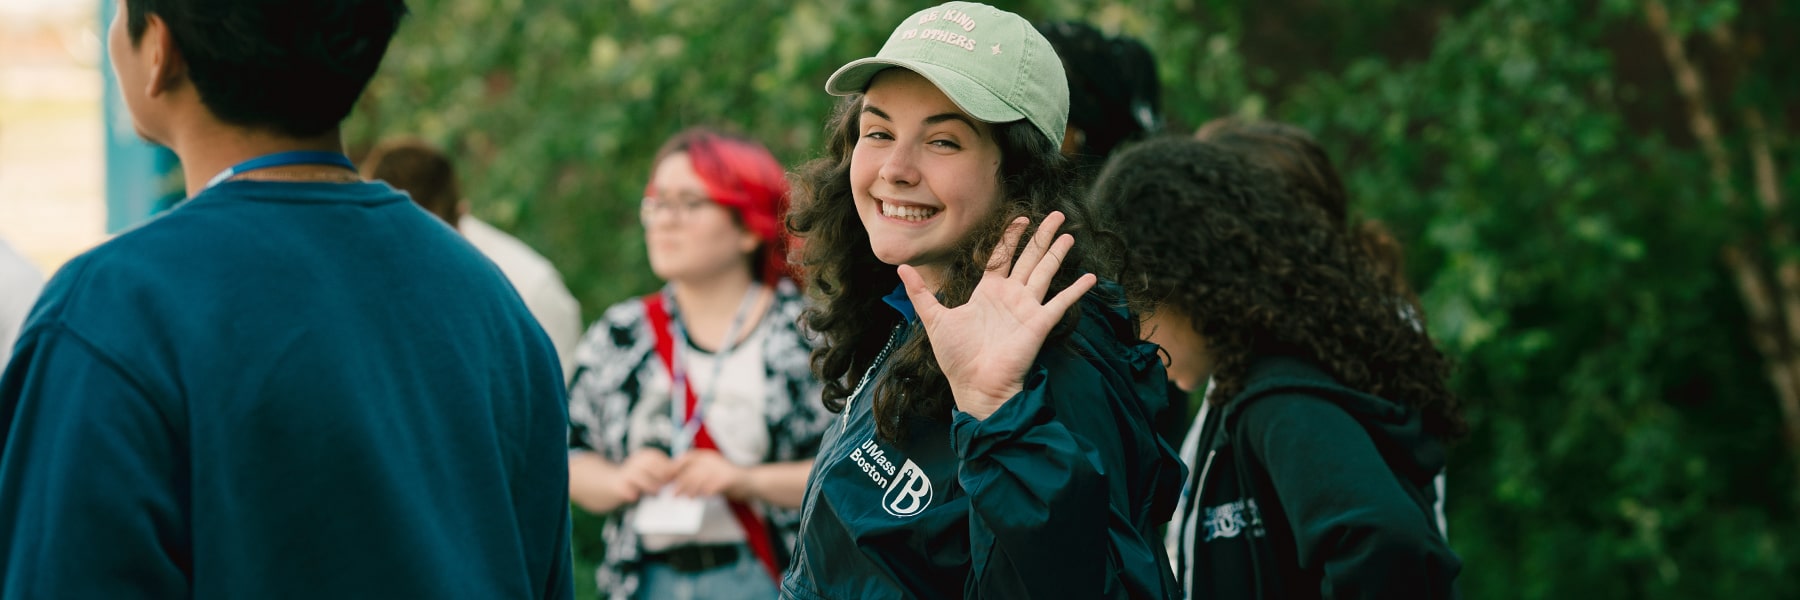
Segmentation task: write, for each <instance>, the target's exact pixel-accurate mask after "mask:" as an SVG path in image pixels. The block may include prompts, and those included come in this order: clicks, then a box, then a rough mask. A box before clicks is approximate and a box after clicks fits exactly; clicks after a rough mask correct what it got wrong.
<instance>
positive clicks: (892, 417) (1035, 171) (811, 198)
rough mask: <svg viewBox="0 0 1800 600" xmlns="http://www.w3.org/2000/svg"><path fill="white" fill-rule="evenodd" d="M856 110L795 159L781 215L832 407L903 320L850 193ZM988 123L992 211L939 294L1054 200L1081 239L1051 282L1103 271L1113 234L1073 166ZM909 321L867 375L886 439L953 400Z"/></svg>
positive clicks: (856, 98) (855, 100)
mask: <svg viewBox="0 0 1800 600" xmlns="http://www.w3.org/2000/svg"><path fill="white" fill-rule="evenodd" d="M861 113H862V96H860V95H853V96H849V97H847V98H846V99H845V100H844V101H843V102H842V103H840V104H839V105H838V107H837V110H836V112H835V113H834V114H833V115H832V117H831V121H830V123H829V124H828V125H827V132H828V133H827V136H828V142H827V148H826V155H825V156H824V157H821V158H817V159H814V160H812V161H810V162H808V163H806V164H804V165H801V167H800V169H799V171H798V173H797V174H796V176H795V177H796V179H797V181H796V183H795V187H794V194H793V196H792V197H793V208H792V210H791V211H790V212H789V213H788V220H787V222H788V228H789V230H791V231H792V232H793V233H794V235H795V237H797V238H799V240H800V241H799V242H798V246H799V252H798V255H799V262H800V265H801V271H802V272H804V273H805V278H806V282H807V283H806V287H807V288H808V289H809V292H810V293H811V294H812V295H813V303H812V305H811V307H810V308H808V309H807V310H806V312H805V313H804V314H803V315H802V316H801V321H802V322H803V323H804V324H805V325H806V327H807V328H808V329H809V330H811V331H812V332H814V333H816V334H818V336H819V338H820V339H819V341H818V343H817V344H816V345H814V346H813V354H812V367H813V372H814V373H815V374H816V375H818V377H819V379H820V380H821V381H823V382H824V386H825V389H824V393H823V400H824V403H825V408H826V409H827V410H830V411H832V412H839V411H842V410H843V409H844V405H845V403H846V402H847V401H848V399H849V398H848V397H849V395H850V393H851V392H852V391H854V388H855V386H856V384H857V381H858V378H860V377H861V376H862V375H863V373H864V371H865V370H867V369H868V368H869V367H870V365H872V364H873V363H874V361H875V357H876V355H877V354H880V352H881V348H882V346H883V345H885V344H886V341H887V337H888V332H889V331H890V330H892V329H893V328H894V327H895V326H896V325H898V324H899V323H900V315H899V313H898V312H896V311H894V310H893V309H891V308H889V307H888V306H887V305H885V304H883V303H882V300H881V299H882V297H883V296H886V295H888V294H889V293H891V292H892V291H893V290H894V288H895V287H896V286H899V285H900V276H899V274H898V272H897V271H896V270H895V267H894V266H892V265H888V264H885V263H883V262H881V260H880V259H877V258H876V257H875V253H874V251H873V250H872V249H870V247H869V234H868V231H866V230H864V229H863V225H862V221H861V219H860V218H859V217H858V216H857V212H856V203H855V200H854V199H853V197H852V195H851V188H850V155H851V152H852V151H853V150H854V149H855V148H856V142H857V139H858V137H859V129H858V122H859V119H860V114H861ZM992 128H993V133H994V138H995V140H996V141H997V142H998V143H999V146H1000V154H1001V159H1000V186H1001V190H1002V194H1003V196H1002V200H1001V202H1000V206H999V209H998V210H996V211H995V212H994V215H993V217H992V218H990V219H989V220H988V221H987V222H986V223H984V224H983V225H982V226H980V227H979V228H977V229H976V231H975V232H974V233H973V234H972V235H970V236H968V238H967V239H965V240H964V243H963V247H962V250H961V252H960V254H961V255H962V256H965V257H967V258H966V259H964V260H959V261H957V262H955V263H954V264H952V265H950V266H949V268H947V269H945V270H944V275H943V282H942V284H941V285H942V286H943V288H942V289H940V290H937V293H938V296H939V298H940V301H941V302H943V303H944V305H945V306H951V307H954V306H960V305H961V304H962V303H964V302H967V301H968V299H969V295H970V293H971V292H973V291H974V289H975V285H976V283H978V282H979V281H980V280H981V275H982V273H983V271H984V270H985V268H984V267H985V266H986V265H987V264H988V260H989V257H990V256H992V254H993V249H994V246H995V245H997V244H999V243H1000V238H1001V235H1002V234H1003V233H1004V231H1005V229H1006V226H1007V224H1009V223H1011V222H1013V221H1014V220H1015V219H1017V218H1018V217H1020V216H1025V217H1029V218H1030V219H1031V230H1028V231H1026V233H1025V235H1023V236H1021V237H1020V248H1023V247H1024V244H1025V243H1028V241H1029V240H1030V237H1031V231H1034V230H1035V229H1036V226H1037V224H1038V223H1040V222H1042V221H1043V219H1044V217H1045V216H1047V215H1049V214H1050V213H1051V212H1052V211H1061V212H1062V213H1063V215H1064V216H1065V217H1067V218H1066V220H1065V221H1064V224H1063V226H1062V228H1061V229H1060V231H1059V234H1060V233H1068V234H1070V235H1073V236H1075V238H1076V239H1077V240H1078V242H1077V243H1076V244H1075V246H1074V248H1073V249H1071V250H1070V251H1069V254H1068V255H1067V256H1066V257H1064V258H1063V263H1062V267H1061V269H1060V270H1059V271H1058V272H1057V274H1056V276H1055V277H1054V278H1053V279H1052V280H1051V281H1052V283H1051V288H1050V289H1051V290H1061V289H1063V288H1066V287H1068V286H1069V284H1071V283H1074V282H1075V280H1076V279H1077V278H1079V277H1081V275H1083V274H1084V273H1088V272H1096V273H1102V274H1104V273H1105V271H1103V270H1102V269H1101V266H1102V265H1104V264H1107V263H1108V261H1107V260H1106V259H1105V258H1102V257H1103V256H1106V255H1107V252H1106V251H1105V250H1104V248H1107V247H1110V246H1112V245H1116V242H1112V241H1111V240H1113V239H1114V238H1111V237H1110V236H1107V235H1105V234H1104V233H1103V232H1100V231H1098V230H1096V229H1094V228H1093V226H1092V221H1091V219H1089V218H1088V216H1087V215H1088V212H1089V210H1088V209H1087V207H1086V206H1084V205H1083V204H1082V202H1081V198H1080V196H1079V188H1078V186H1077V185H1076V184H1075V181H1076V173H1075V170H1074V168H1073V166H1072V164H1071V163H1070V162H1069V160H1068V159H1066V158H1064V157H1063V156H1062V155H1061V154H1060V153H1059V151H1058V150H1059V149H1058V148H1057V147H1056V145H1055V144H1053V143H1052V142H1051V141H1050V139H1049V138H1046V137H1044V135H1043V134H1042V133H1040V132H1039V131H1038V130H1037V129H1036V128H1034V127H1032V125H1031V124H1030V123H1027V122H1025V121H1014V122H1010V123H996V124H993V125H992ZM1017 254H1018V253H1017V252H1015V253H1014V255H1015V256H1017ZM1092 293H1093V292H1090V294H1092ZM1117 300H1118V301H1120V302H1122V301H1123V298H1120V299H1117ZM1080 315H1081V311H1080V310H1070V311H1069V312H1068V313H1067V314H1066V315H1064V316H1063V320H1062V321H1061V322H1060V323H1058V324H1057V326H1056V327H1055V328H1053V329H1052V330H1051V333H1050V336H1049V338H1048V339H1046V340H1045V346H1046V347H1048V346H1049V345H1050V344H1054V343H1061V342H1062V341H1064V340H1066V339H1067V337H1068V335H1069V333H1070V332H1071V331H1072V330H1073V329H1074V327H1075V326H1076V325H1077V324H1078V323H1079V319H1080ZM912 328H913V329H912V336H911V337H910V338H909V339H908V340H907V342H906V343H904V344H901V345H900V346H899V347H897V348H895V349H894V350H893V352H892V353H891V354H890V355H889V357H888V361H887V362H888V367H887V374H886V375H885V376H884V377H882V379H881V380H880V381H879V382H875V384H874V385H875V388H874V398H875V402H874V411H875V417H876V429H877V433H878V435H880V436H881V438H882V439H884V440H887V441H890V442H893V441H897V440H900V439H902V438H904V437H905V435H906V432H907V431H908V427H907V422H908V421H909V420H910V419H911V418H913V417H923V418H926V419H934V420H948V419H949V418H950V416H951V409H952V408H954V404H955V401H954V399H953V398H952V397H951V394H950V386H949V383H948V382H947V381H946V380H945V379H944V372H943V370H942V369H940V368H939V367H938V364H937V358H936V356H935V355H934V354H933V353H932V350H931V344H930V341H929V340H928V339H927V338H926V334H925V330H924V327H923V326H921V325H919V324H916V323H915V324H914V325H912Z"/></svg>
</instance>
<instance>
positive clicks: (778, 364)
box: [569, 280, 832, 598]
mask: <svg viewBox="0 0 1800 600" xmlns="http://www.w3.org/2000/svg"><path fill="white" fill-rule="evenodd" d="M666 306H667V308H668V310H669V313H670V314H669V318H670V319H680V318H681V316H680V314H679V313H678V311H677V309H676V307H675V306H674V304H673V303H668V304H666ZM803 308H804V304H803V300H802V296H801V294H800V292H799V290H798V289H796V288H795V286H794V284H793V283H792V282H790V281H786V280H783V281H781V282H780V283H779V284H777V285H776V288H775V300H774V302H773V303H771V305H770V307H769V311H768V312H767V313H766V314H764V315H763V318H762V320H761V321H759V322H758V323H757V325H756V330H754V331H752V332H751V333H750V334H749V335H748V336H747V337H746V338H745V342H746V343H749V344H758V345H759V346H758V347H756V348H754V350H756V351H759V353H760V354H761V355H762V358H763V361H764V368H763V380H762V381H739V382H736V383H735V384H734V382H733V381H730V380H729V379H730V377H729V373H727V376H726V377H723V379H726V380H725V381H720V382H719V383H718V386H717V387H718V388H719V392H720V395H721V396H724V395H726V394H727V393H728V392H729V391H730V390H731V389H733V388H736V389H739V390H741V389H746V388H749V389H758V388H760V389H761V391H762V398H761V401H762V402H761V404H762V409H763V415H762V417H763V419H762V422H761V423H760V425H761V426H763V427H765V428H766V437H765V436H762V435H754V436H749V437H753V438H756V439H757V440H759V441H760V440H764V439H766V444H765V443H757V444H754V445H755V446H757V447H761V448H763V449H764V451H763V456H762V461H761V462H763V463H774V462H788V461H796V460H806V459H809V458H812V456H813V455H814V454H815V453H817V452H818V449H819V440H820V437H821V436H822V435H823V434H824V432H825V429H826V427H827V426H829V425H830V424H831V416H832V415H831V414H830V413H828V412H827V411H826V410H825V408H824V406H823V405H822V404H821V403H820V401H819V392H820V388H821V386H820V385H819V383H818V381H817V380H816V379H815V378H814V377H813V375H812V370H811V366H810V362H809V361H810V357H811V353H812V344H811V343H810V342H809V341H808V340H807V339H806V337H805V335H803V334H802V333H801V331H800V326H799V323H798V322H799V318H800V311H801V310H802V309H803ZM675 343H676V345H677V346H681V347H683V348H684V349H686V350H687V351H689V352H698V350H697V349H696V348H694V347H693V346H692V344H691V343H690V342H689V341H688V340H676V341H675ZM670 387H671V386H670V376H669V371H668V369H667V368H666V367H664V366H663V362H662V359H661V358H660V357H658V356H657V354H656V335H655V333H654V332H652V331H651V330H650V321H649V318H648V317H647V316H646V315H645V312H644V303H643V300H642V299H641V298H634V299H631V300H627V301H625V302H621V303H619V304H615V305H613V306H612V307H610V308H608V309H607V310H606V313H605V314H604V315H602V316H601V317H600V320H599V321H596V322H595V323H594V325H593V326H592V327H589V328H588V331H587V333H586V334H584V335H583V336H582V339H581V343H580V344H579V345H578V346H576V349H575V372H574V375H573V377H572V379H571V382H570V384H569V447H570V448H571V450H578V451H591V452H598V453H600V455H601V456H604V457H605V458H606V459H607V460H608V461H612V462H614V463H619V462H623V461H624V460H625V458H626V457H627V456H629V455H630V454H631V452H633V451H635V450H638V449H641V448H656V449H660V450H663V451H665V452H667V451H668V450H669V448H670V447H671V446H673V445H674V444H673V443H672V442H673V436H674V433H675V427H674V419H673V416H672V415H671V414H670V408H671V406H670V398H671V396H672V394H671V393H670V392H669V389H670ZM696 392H697V393H702V390H696ZM703 414H706V415H709V416H710V415H712V414H714V411H712V410H710V409H708V410H705V412H704V413H703ZM745 425H747V424H746V423H738V422H733V423H720V424H713V423H711V422H709V423H708V425H707V428H708V429H709V430H714V429H725V428H731V427H737V428H742V427H743V426H745ZM720 433H723V432H715V433H714V436H715V438H717V437H720V435H719V434H720ZM756 433H761V432H756ZM719 442H720V444H721V445H729V444H730V443H731V442H729V441H727V440H719ZM725 454H726V455H727V456H728V457H729V456H730V454H731V453H730V452H725ZM634 508H635V507H634V506H629V505H628V506H626V507H623V508H621V509H619V510H617V511H615V512H613V513H612V514H610V515H608V516H607V519H606V523H605V526H604V528H603V530H602V534H601V535H602V536H603V538H604V540H605V542H606V556H605V558H604V559H603V560H602V561H601V563H600V568H599V571H598V573H597V574H596V579H597V581H598V582H599V585H600V590H601V592H602V593H603V594H605V595H607V596H608V597H611V598H631V597H632V596H633V595H634V594H635V593H636V592H637V588H638V568H639V564H640V558H641V555H642V552H643V547H642V540H640V539H639V536H638V533H637V531H635V530H634V529H633V528H632V527H631V526H630V523H631V517H632V512H633V510H634ZM758 509H759V510H760V512H761V513H762V515H763V517H764V519H765V521H766V522H767V523H768V524H769V525H770V527H771V529H772V532H771V533H772V534H773V535H772V540H773V541H774V543H775V547H776V548H775V550H776V555H777V556H778V557H779V558H780V559H781V560H784V561H785V560H786V557H787V556H788V554H789V553H790V551H791V550H792V548H793V544H794V540H795V537H796V535H797V534H798V531H799V527H800V511H799V510H794V509H782V508H777V507H772V506H766V505H762V506H758ZM782 566H783V567H785V565H782Z"/></svg>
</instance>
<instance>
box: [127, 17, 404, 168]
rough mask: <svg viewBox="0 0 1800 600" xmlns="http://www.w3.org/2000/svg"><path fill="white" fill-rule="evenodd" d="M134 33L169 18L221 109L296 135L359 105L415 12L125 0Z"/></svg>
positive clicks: (209, 98) (199, 83) (323, 126)
mask: <svg viewBox="0 0 1800 600" xmlns="http://www.w3.org/2000/svg"><path fill="white" fill-rule="evenodd" d="M125 11H126V25H127V28H128V31H129V32H130V33H131V43H132V44H134V45H135V44H137V43H139V41H141V40H142V39H143V36H144V31H145V29H147V28H148V27H149V24H150V15H156V16H157V17H158V18H160V19H162V22H163V23H164V24H166V26H167V27H168V29H169V35H170V37H171V38H172V41H173V43H174V45H175V48H176V49H177V50H179V51H180V53H181V57H182V60H183V61H184V62H185V63H186V65H187V71H186V73H187V79H188V81H190V82H192V83H193V85H194V89H195V90H196V91H198V92H199V96H200V101H201V102H202V103H204V104H205V105H206V107H207V109H208V110H210V111H212V114H213V116H215V117H218V118H219V120H221V121H224V122H226V123H230V124H233V125H238V126H242V127H250V128H260V129H268V130H272V131H274V132H277V133H280V134H283V135H287V136H291V137H313V136H317V135H321V134H324V133H326V132H329V131H331V130H332V129H333V128H335V127H337V126H338V124H339V123H342V122H343V120H344V118H345V117H347V116H349V115H350V109H351V108H352V107H353V106H355V104H356V99H357V98H358V97H360V96H362V92H363V88H365V87H367V86H368V84H369V79H370V78H372V77H374V75H375V69H376V67H379V66H380V65H381V58H382V56H383V55H384V54H386V53H387V47H388V42H389V41H391V40H392V39H393V37H394V32H395V31H396V30H397V29H399V26H400V19H401V18H402V17H404V16H405V15H406V12H407V10H406V3H405V1H404V0H125Z"/></svg>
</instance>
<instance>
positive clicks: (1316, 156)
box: [1194, 117, 1350, 225]
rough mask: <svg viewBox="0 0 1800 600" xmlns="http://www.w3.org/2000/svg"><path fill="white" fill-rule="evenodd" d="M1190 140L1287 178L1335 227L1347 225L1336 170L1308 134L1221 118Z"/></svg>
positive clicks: (1290, 127) (1341, 184) (1273, 124)
mask: <svg viewBox="0 0 1800 600" xmlns="http://www.w3.org/2000/svg"><path fill="white" fill-rule="evenodd" d="M1194 137H1196V138H1198V139H1200V140H1201V141H1205V142H1211V143H1212V144H1214V145H1217V146H1219V147H1221V148H1225V149H1227V150H1231V151H1233V152H1237V153H1240V154H1242V155H1243V156H1244V158H1246V159H1248V160H1249V161H1250V162H1251V163H1254V164H1256V165H1257V166H1260V167H1262V168H1265V169H1268V170H1270V171H1274V172H1275V173H1276V174H1278V175H1280V176H1282V177H1285V178H1287V180H1288V182H1289V183H1290V184H1291V185H1294V186H1297V187H1299V188H1300V189H1301V190H1303V191H1305V192H1306V199H1307V200H1310V201H1312V202H1313V203H1315V204H1317V205H1318V206H1319V208H1323V209H1325V213H1326V214H1328V215H1331V218H1332V219H1333V220H1335V221H1337V222H1338V223H1339V224H1345V225H1347V224H1348V222H1349V216H1350V215H1349V212H1350V211H1349V204H1350V201H1349V195H1348V194H1347V193H1345V192H1344V181H1343V179H1342V178H1341V177H1338V172H1337V167H1335V166H1333V165H1332V164H1331V157H1330V155H1327V154H1326V153H1325V148H1323V147H1321V146H1319V142H1318V141H1317V140H1314V139H1313V136H1312V134H1310V133H1307V132H1306V130H1305V129H1301V128H1299V127H1297V126H1294V125H1289V124H1287V123H1278V122H1274V121H1246V120H1242V119H1238V118H1235V117H1225V118H1220V119H1213V120H1211V121H1207V122H1206V124H1204V125H1201V126H1200V129H1199V131H1197V132H1195V133H1194Z"/></svg>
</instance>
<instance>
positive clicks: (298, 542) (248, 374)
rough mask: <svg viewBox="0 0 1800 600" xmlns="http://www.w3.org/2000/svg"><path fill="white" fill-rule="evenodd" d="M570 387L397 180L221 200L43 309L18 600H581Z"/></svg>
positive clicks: (18, 389) (198, 202) (20, 446)
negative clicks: (575, 571) (574, 572)
mask: <svg viewBox="0 0 1800 600" xmlns="http://www.w3.org/2000/svg"><path fill="white" fill-rule="evenodd" d="M559 371H560V367H559V366H558V362H557V359H556V352H555V350H554V349H553V348H552V347H551V345H550V341H549V340H548V339H547V338H546V337H545V335H544V333H543V331H542V330H541V329H540V328H539V327H538V325H537V322H536V321H535V320H533V319H532V317H531V313H530V312H528V311H527V310H526V309H525V305H524V303H523V302H521V301H520V300H519V296H518V294H516V293H515V292H514V291H513V290H512V288H511V286H510V285H509V284H508V283H507V282H506V279H505V277H504V276H502V275H501V274H500V271H499V270H498V269H497V268H496V267H494V265H493V264H492V263H490V262H488V261H487V260H486V259H485V258H483V257H482V256H481V255H480V254H479V253H478V252H477V251H476V250H475V249H474V248H473V247H472V246H470V245H469V244H468V243H467V242H465V241H463V240H462V238H461V237H460V236H459V235H458V234H457V233H456V232H455V231H453V230H451V229H450V228H449V227H448V226H446V225H444V224H443V223H442V222H439V221H438V220H437V219H436V218H434V217H432V216H431V215H429V214H427V213H426V212H424V211H423V210H421V209H419V208H418V207H417V206H415V205H414V204H413V203H412V202H411V201H410V200H408V199H407V197H406V196H404V195H401V194H400V193H398V192H395V191H394V190H393V189H392V188H389V187H388V186H387V185H384V184H299V183H263V182H228V183H224V184H222V185H219V186H217V187H215V188H212V189H211V190H209V191H206V192H203V193H201V194H199V195H197V196H196V197H194V198H193V199H192V200H189V201H188V202H186V203H185V204H183V205H182V206H180V207H178V208H176V209H175V210H174V211H173V212H170V213H168V214H167V215H165V216H163V217H162V218H160V219H158V220H156V221H153V222H151V223H149V224H147V225H145V226H143V227H139V228H137V229H135V230H132V231H129V232H127V233H124V234H122V235H120V236H119V237H118V238H116V239H114V240H112V241H110V242H107V243H106V244H104V245H101V246H100V247H99V248H96V249H94V250H93V251H91V252H88V253H87V254H84V255H82V256H81V257H79V258H77V259H75V260H74V261H72V262H70V263H69V264H67V265H65V266H64V267H63V268H62V270H61V271H60V272H58V273H57V275H56V277H55V278H54V279H53V280H51V282H50V284H49V286H48V287H47V288H46V289H45V291H44V295H43V296H42V298H41V299H40V300H39V302H38V305H37V307H36V308H35V310H34V311H33V313H32V316H31V318H30V320H29V321H28V323H27V325H26V328H25V332H24V334H23V335H22V336H21V338H20V340H19V342H18V344H17V346H16V353H15V354H14V358H13V361H12V363H11V365H10V366H8V367H7V369H6V371H5V375H4V377H3V378H0V597H4V598H483V599H488V598H562V597H568V596H570V595H571V593H572V590H571V582H572V580H571V578H570V567H569V540H568V510H569V508H568V506H569V505H568V490H569V488H568V466H567V465H568V462H567V456H566V454H565V452H566V450H565V446H564V439H565V438H564V435H565V432H566V431H567V420H566V416H565V414H566V413H565V412H564V405H563V387H562V376H561V374H560V372H559Z"/></svg>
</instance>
